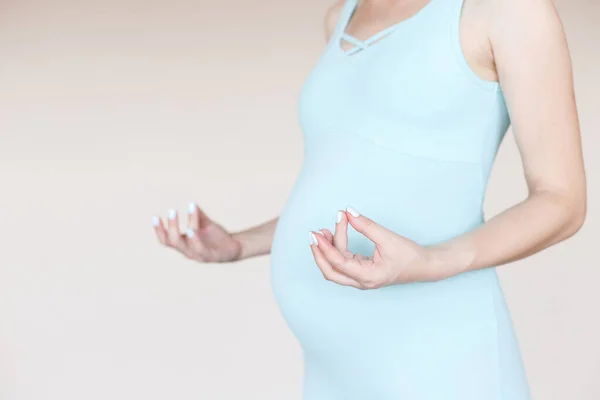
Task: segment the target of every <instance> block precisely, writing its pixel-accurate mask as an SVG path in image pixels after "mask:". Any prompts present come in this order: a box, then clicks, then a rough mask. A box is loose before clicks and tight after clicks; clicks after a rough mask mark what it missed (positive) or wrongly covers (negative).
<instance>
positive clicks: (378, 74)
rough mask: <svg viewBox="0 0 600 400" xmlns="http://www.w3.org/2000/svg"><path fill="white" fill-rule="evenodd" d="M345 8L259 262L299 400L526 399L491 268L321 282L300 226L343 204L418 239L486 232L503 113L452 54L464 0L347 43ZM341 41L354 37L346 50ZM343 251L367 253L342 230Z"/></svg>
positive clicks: (311, 92) (484, 84)
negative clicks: (281, 325) (289, 338)
mask: <svg viewBox="0 0 600 400" xmlns="http://www.w3.org/2000/svg"><path fill="white" fill-rule="evenodd" d="M357 1H358V0H347V1H346V3H345V6H344V8H343V10H342V12H341V14H340V17H339V20H338V22H337V25H336V27H335V31H334V33H333V35H332V36H331V39H330V40H329V43H328V44H327V47H326V49H325V51H324V52H323V53H322V55H321V56H320V58H319V59H318V61H317V63H316V65H315V67H314V69H313V70H312V72H311V73H310V74H309V76H308V78H307V80H306V82H305V83H304V85H303V87H302V90H301V93H300V97H299V104H298V111H299V122H300V125H301V128H302V131H303V136H304V158H303V166H302V169H301V171H300V174H299V176H298V178H297V181H296V182H295V184H294V186H293V188H292V190H291V193H290V197H289V199H288V201H287V202H286V204H285V207H284V210H283V212H282V213H281V215H280V217H279V221H278V224H277V227H276V230H275V237H274V240H273V246H272V252H271V287H272V290H273V293H274V296H275V299H276V301H277V304H278V306H279V309H280V311H281V313H282V315H283V317H284V319H285V321H286V322H287V324H288V326H289V327H290V329H291V330H292V332H293V333H294V335H295V336H296V338H297V339H298V341H299V343H300V345H301V347H302V352H303V356H304V365H305V369H304V385H303V399H304V400H529V399H530V394H529V389H528V384H527V380H526V375H525V371H524V367H523V364H522V360H521V355H520V351H519V347H518V344H517V341H516V338H515V334H514V330H513V326H512V322H511V318H510V315H509V312H508V309H507V305H506V303H505V299H504V295H503V292H502V290H501V287H500V285H499V281H498V277H497V274H496V270H495V268H493V267H492V268H485V269H482V270H478V271H472V272H466V273H462V274H459V275H456V276H453V277H451V278H448V279H445V280H442V281H439V282H428V283H414V284H403V285H393V286H386V287H382V288H379V289H373V290H360V289H356V288H354V287H350V286H344V285H340V284H337V283H334V282H332V281H328V280H325V279H324V277H323V275H322V273H321V271H320V270H319V268H318V267H317V265H316V263H315V261H314V258H313V256H312V253H311V250H310V247H309V243H308V241H307V232H308V231H309V230H318V229H321V228H329V229H330V230H331V231H332V232H333V231H334V228H335V217H336V212H337V210H343V209H345V208H346V207H347V206H351V207H353V208H355V209H356V210H358V211H359V212H361V213H362V214H364V215H366V216H368V217H369V218H371V219H373V220H374V221H375V222H377V223H380V224H382V225H383V226H385V227H387V228H388V229H391V230H393V231H394V232H396V233H398V234H400V235H403V236H406V237H408V238H410V239H412V240H414V241H416V242H417V243H420V244H422V245H430V244H435V243H439V242H443V241H446V240H448V239H450V238H453V237H455V236H458V235H461V234H463V233H465V232H467V231H469V230H472V229H473V228H475V227H477V226H478V225H480V224H482V223H483V222H484V216H483V207H482V205H483V200H484V193H485V189H486V185H487V181H488V177H489V173H490V169H491V167H492V163H493V160H494V158H495V155H496V152H497V150H498V146H499V144H500V142H501V140H502V138H503V136H504V134H505V132H506V130H507V128H508V125H509V122H510V120H509V116H508V112H507V109H506V104H505V102H504V99H503V94H502V91H501V89H500V86H499V84H498V83H497V82H490V81H485V80H482V79H481V78H479V77H478V76H477V75H476V74H475V73H474V72H473V71H472V70H471V69H470V68H469V66H468V64H467V62H466V60H465V58H464V55H463V53H462V51H461V46H460V38H459V19H460V14H461V9H462V0H431V1H430V2H429V3H428V4H427V5H426V6H424V7H423V8H422V9H421V10H420V11H419V12H418V13H417V14H415V15H414V16H412V17H410V18H408V19H406V20H404V21H402V22H399V23H397V24H396V25H393V26H391V27H389V28H387V29H385V30H382V31H380V32H379V33H378V34H376V35H374V36H372V37H371V38H369V39H367V40H365V41H360V40H357V39H356V38H354V37H352V36H350V35H348V34H346V33H345V32H346V26H347V24H348V21H349V20H350V19H351V18H352V15H353V13H354V11H355V9H356V5H357ZM342 40H346V41H348V42H351V43H353V44H354V45H355V46H354V47H353V48H352V49H351V50H345V49H343V48H342V47H341V44H342ZM348 247H349V249H350V250H351V251H352V252H354V253H360V254H364V255H371V254H372V252H373V249H374V244H373V243H372V242H371V241H369V240H368V239H367V238H366V237H364V236H362V235H361V234H359V233H358V232H356V231H354V230H353V229H352V228H351V227H350V228H349V230H348Z"/></svg>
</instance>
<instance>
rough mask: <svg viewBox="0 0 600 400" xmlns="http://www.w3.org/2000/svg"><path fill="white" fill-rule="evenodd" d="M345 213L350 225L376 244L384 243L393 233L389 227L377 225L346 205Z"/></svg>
mask: <svg viewBox="0 0 600 400" xmlns="http://www.w3.org/2000/svg"><path fill="white" fill-rule="evenodd" d="M346 213H347V214H348V222H349V223H350V225H352V227H353V228H354V229H355V230H356V231H357V232H359V233H361V234H363V235H365V236H366V237H367V238H369V239H370V240H371V241H372V242H373V243H375V244H377V245H382V244H383V243H385V242H386V241H387V240H389V239H390V236H391V235H392V234H393V232H392V231H390V230H389V229H387V228H385V227H384V226H382V225H379V224H378V223H376V222H375V221H373V220H372V219H370V218H367V217H365V216H364V215H362V214H360V213H359V212H358V211H356V210H355V209H354V208H352V207H347V208H346Z"/></svg>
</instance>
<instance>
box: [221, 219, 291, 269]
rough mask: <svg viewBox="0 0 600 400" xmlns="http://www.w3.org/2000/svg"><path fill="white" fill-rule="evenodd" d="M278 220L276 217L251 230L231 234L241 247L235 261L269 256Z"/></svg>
mask: <svg viewBox="0 0 600 400" xmlns="http://www.w3.org/2000/svg"><path fill="white" fill-rule="evenodd" d="M278 220H279V217H276V218H273V219H271V220H269V221H266V222H264V223H262V224H260V225H257V226H254V227H252V228H249V229H245V230H243V231H239V232H235V233H232V237H233V238H234V239H236V240H237V241H238V242H239V243H240V244H241V246H242V250H241V253H240V256H239V257H238V259H237V261H239V260H243V259H246V258H250V257H255V256H260V255H265V254H269V253H270V252H271V244H272V243H273V236H274V234H275V226H276V225H277V221H278Z"/></svg>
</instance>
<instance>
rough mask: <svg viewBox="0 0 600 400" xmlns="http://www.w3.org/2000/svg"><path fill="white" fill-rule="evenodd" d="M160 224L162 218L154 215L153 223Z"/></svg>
mask: <svg viewBox="0 0 600 400" xmlns="http://www.w3.org/2000/svg"><path fill="white" fill-rule="evenodd" d="M159 224H160V220H159V219H158V217H152V225H154V226H158V225H159Z"/></svg>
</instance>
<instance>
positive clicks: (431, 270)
mask: <svg viewBox="0 0 600 400" xmlns="http://www.w3.org/2000/svg"><path fill="white" fill-rule="evenodd" d="M348 223H350V225H351V226H352V227H353V228H354V229H355V230H356V231H358V232H359V233H361V234H363V235H364V236H366V237H367V238H368V239H370V240H371V241H373V243H375V250H374V252H373V255H372V256H371V257H366V256H363V255H360V254H353V253H352V252H350V251H349V250H348ZM309 234H310V236H309V239H310V241H311V244H310V247H311V249H312V252H313V256H314V258H315V261H316V263H317V265H318V267H319V268H320V269H321V272H322V273H323V276H324V277H325V279H327V280H329V281H333V282H336V283H339V284H341V285H346V286H354V287H356V288H358V289H376V288H379V287H382V286H389V285H396V284H402V283H411V282H433V281H438V280H441V279H445V278H447V277H449V276H451V275H453V274H451V273H450V271H447V270H444V268H442V267H441V266H440V263H439V262H438V261H437V260H436V257H435V256H434V254H433V252H432V250H431V249H429V248H426V247H423V246H421V245H419V244H418V243H416V242H414V241H413V240H410V239H408V238H406V237H403V236H400V235H398V234H396V233H394V232H392V231H390V230H389V229H387V228H385V227H383V226H382V225H379V224H377V223H375V222H374V221H372V220H371V219H369V218H367V217H365V216H364V215H360V214H359V213H358V212H356V211H355V210H353V209H352V208H350V207H349V208H347V209H346V211H338V218H337V223H336V226H335V233H334V234H332V233H331V232H330V231H329V230H327V229H321V230H320V231H311V232H310V233H309Z"/></svg>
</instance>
